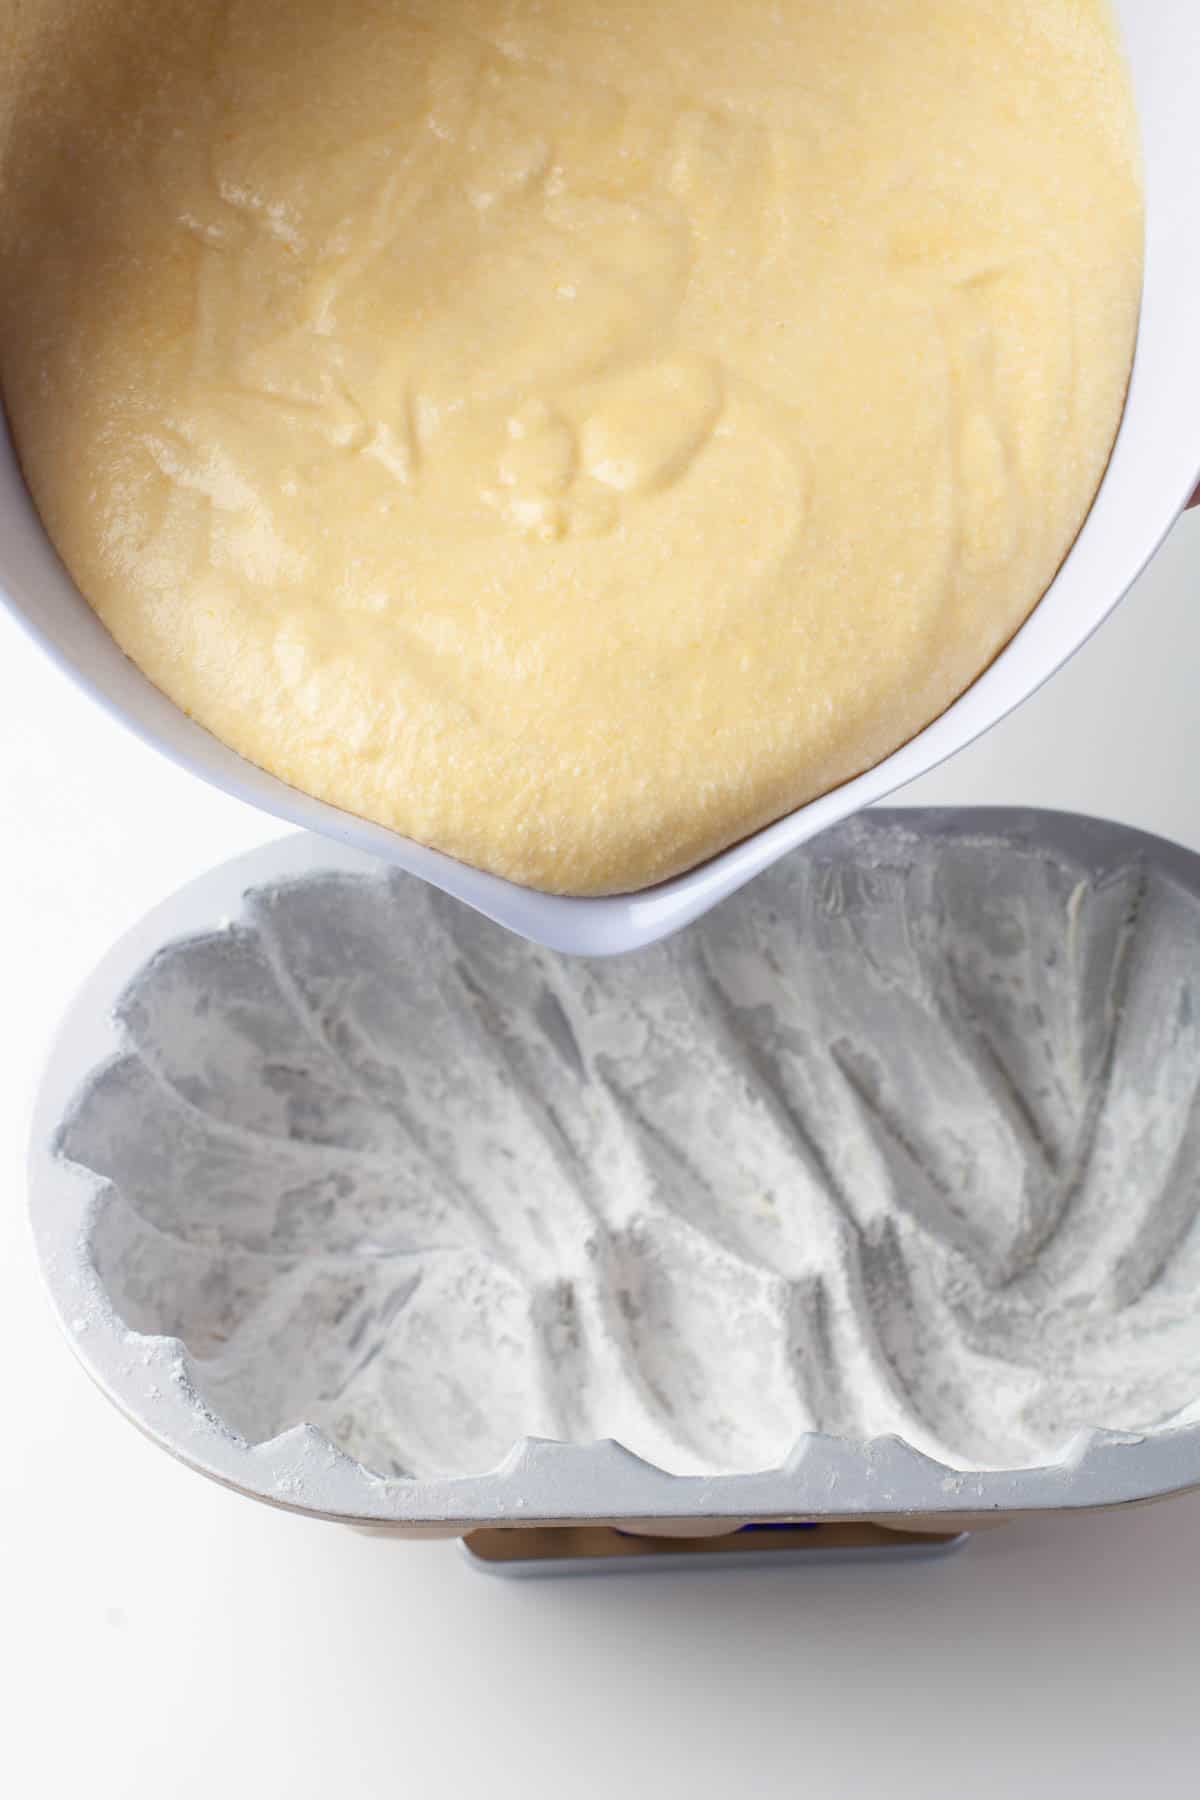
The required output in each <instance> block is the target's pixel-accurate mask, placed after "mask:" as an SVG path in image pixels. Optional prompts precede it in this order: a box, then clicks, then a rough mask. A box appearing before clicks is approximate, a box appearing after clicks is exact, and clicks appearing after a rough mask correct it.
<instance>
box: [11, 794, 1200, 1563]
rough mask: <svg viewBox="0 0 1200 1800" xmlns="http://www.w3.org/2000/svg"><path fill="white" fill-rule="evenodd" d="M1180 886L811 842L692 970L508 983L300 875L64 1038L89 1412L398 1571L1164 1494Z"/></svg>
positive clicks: (64, 1273) (288, 844)
mask: <svg viewBox="0 0 1200 1800" xmlns="http://www.w3.org/2000/svg"><path fill="white" fill-rule="evenodd" d="M1198 1092H1200V857H1197V856H1194V855H1191V854H1188V853H1186V852H1184V851H1182V850H1180V849H1178V848H1176V847H1174V846H1172V845H1170V844H1167V843H1164V842H1161V841H1159V840H1156V839H1153V838H1149V837H1146V836H1144V835H1143V834H1140V833H1138V832H1134V831H1130V830H1127V829H1125V828H1123V827H1119V826H1116V825H1111V824H1105V823H1100V822H1096V821H1090V820H1086V819H1081V818H1075V817H1071V816H1068V815H1062V814H1052V813H1039V812H1033V811H1020V812H1015V811H1003V812H998V811H973V810H968V811H961V812H928V811H894V812H890V813H876V814H871V815H865V816H863V817H861V818H859V819H857V820H854V821H852V822H850V823H849V824H846V825H842V826H839V827H838V828H837V829H836V830H834V831H832V832H829V833H827V834H826V835H825V836H823V837H822V838H820V839H818V840H816V841H815V842H814V843H812V844H811V845H810V846H808V848H807V849H806V850H805V851H804V852H803V853H802V854H799V855H796V856H793V857H792V858H791V859H789V860H787V861H785V862H783V863H781V864H779V865H778V866H777V867H775V868H774V869H771V870H770V871H768V872H767V873H766V874H764V875H763V876H762V877H761V878H760V879H759V881H758V882H757V883H756V884H754V885H753V886H752V887H750V888H748V889H746V890H745V891H744V892H743V893H742V894H740V895H738V896H736V897H735V898H734V899H732V900H731V901H729V902H728V903H726V905H725V906H723V907H722V908H720V909H718V910H717V911H716V912H714V913H713V914H711V915H710V916H708V917H707V918H705V919H704V920H703V921H702V922H701V923H699V924H698V925H696V926H694V927H693V928H692V929H691V930H690V931H688V932H686V933H684V934H682V935H680V936H678V937H676V938H674V939H672V940H670V941H669V942H667V943H664V944H659V945H657V946H655V947H652V948H650V949H647V950H644V951H641V952H639V953H637V954H634V955H630V956H627V957H624V958H618V959H612V960H581V959H568V958H563V957H560V956H557V955H555V954H554V953H552V952H549V951H546V950H540V949H537V948H535V947H533V946H531V945H529V944H527V943H524V942H522V941H520V940H518V939H516V938H514V937H511V936H509V935H507V934H506V933H505V932H503V931H502V930H500V929H499V928H497V927H496V926H494V925H492V924H490V923H488V922H487V921H486V920H484V919H482V918H481V917H479V916H478V915H476V914H474V913H472V912H470V911H468V910H467V909H466V908H464V907H462V906H461V905H460V904H459V903H457V902H456V901H453V900H450V899H447V898H446V897H445V896H444V895H442V894H440V893H438V892H437V891H436V890H434V889H431V888H429V887H427V886H425V885H424V884H423V883H422V882H420V881H418V880H416V879H414V878H412V877H409V876H407V875H403V874H400V873H398V872H396V871H394V870H389V869H387V868H385V867H383V866H381V865H379V864H377V863H374V862H372V861H370V860H369V859H368V858H366V857H364V856H361V855H359V854H357V853H355V852H353V851H350V850H348V849H344V848H339V847H338V846H336V845H334V844H331V843H327V842H323V841H321V840H318V839H316V838H311V837H297V838H292V839H289V840H285V841H284V842H282V843H276V844H272V845H269V846H268V847H266V848H264V849H262V850H259V851H256V852H254V853H252V854H251V855H249V856H247V857H243V858H241V859H239V860H237V861H235V862H232V863H229V864H227V865H225V866H224V867H222V868H220V869H217V870H216V871H214V872H213V873H212V874H210V875H208V876H206V877H204V878H203V879H201V880H199V881H197V882H195V883H194V884H193V885H191V886H190V887H188V888H186V889H185V890H183V891H182V892H181V893H179V894H177V895H176V896H175V897H174V898H173V899H171V900H169V901H167V902H166V903H165V904H164V905H163V906H161V907H159V908H158V909H157V910H156V911H154V912H153V913H152V914H151V915H150V916H149V917H148V918H147V919H145V920H144V921H143V922H142V924H141V925H139V926H138V927H137V928H136V929H135V930H134V931H133V932H132V933H131V934H130V935H129V936H128V937H127V938H126V939H125V940H124V941H123V942H122V943H121V944H120V945H119V946H118V947H117V948H116V949H115V950H114V951H113V952H112V953H111V955H110V956H109V957H108V959H107V960H106V962H105V963H104V964H103V965H102V967H101V968H100V969H99V970H98V971H97V973H96V974H95V975H94V976H93V978H92V979H91V981H90V982H89V983H88V984H87V986H86V987H85V989H84V991H83V993H82V994H81V995H80V997H79V999H78V1000H77V1002H76V1004H75V1006H74V1009H73V1010H72V1012H71V1014H70V1016H69V1017H68V1019H67V1020H66V1022H65V1024H64V1026H63V1029H62V1032H61V1035H60V1038H59V1041H58V1046H57V1048H56V1050H55V1052H54V1055H53V1058H52V1060H51V1064H50V1067H49V1069H48V1071H47V1074H46V1077H45V1080H44V1083H43V1087H42V1091H41V1096H40V1100H39V1104H38V1109H37V1117H36V1121H35V1130H34V1141H33V1147H32V1167H31V1173H32V1204H33V1220H34V1228H35V1235H36V1240H37V1245H38V1251H39V1255H40V1259H41V1263H42V1267H43V1270H44V1273H45V1277H46V1281H47V1284H48V1287H49V1291H50V1296H51V1299H52V1302H53V1304H54V1307H55V1309H56V1311H57V1313H58V1314H59V1316H60V1318H61V1320H62V1322H63V1324H64V1326H65V1328H66V1330H67V1332H68V1334H69V1336H70V1338H71V1340H72V1342H73V1343H74V1345H75V1348H76V1350H77V1352H78V1353H79V1355H80V1357H81V1358H82V1360H83V1362H84V1364H85V1365H86V1367H87V1368H88V1370H89V1372H90V1373H91V1374H92V1375H93V1376H94V1378H95V1379H96V1381H97V1382H98V1383H99V1385H100V1386H101V1387H102V1388H103V1389H104V1390H105V1392H106V1393H108V1395H109V1396H110V1398H111V1399H113V1400H114V1401H115V1402H116V1404H117V1405H118V1406H119V1407H120V1408H121V1410H122V1411H123V1412H124V1413H126V1415H127V1416H128V1417H129V1418H131V1419H132V1420H133V1421H134V1422H135V1423H136V1424H137V1425H139V1426H140V1427H141V1428H142V1430H143V1431H145V1432H146V1433H147V1434H148V1435H149V1436H150V1437H152V1438H154V1439H155V1440H156V1441H157V1442H158V1443H160V1444H161V1445H163V1447H164V1448H166V1449H168V1450H170V1451H171V1452H172V1453H173V1454H174V1455H176V1456H177V1457H179V1458H181V1459H182V1460H183V1461H185V1462H186V1463H188V1464H190V1465H191V1466H192V1467H194V1468H195V1469H198V1470H200V1471H201V1472H203V1473H205V1474H207V1475H210V1476H212V1477H214V1478H215V1479H217V1480H219V1481H222V1482H225V1483H227V1484H228V1485H230V1486H232V1487H235V1488H237V1489H239V1490H240V1491H242V1492H244V1493H246V1494H249V1495H252V1496H254V1497H256V1498H258V1499H262V1500H266V1501H269V1502H272V1503H274V1504H276V1505H280V1506H285V1507H290V1508H294V1509H296V1510H298V1511H302V1512H307V1513H311V1514H318V1515H322V1516H327V1517H330V1518H334V1519H339V1520H344V1521H347V1522H352V1523H356V1524H368V1525H376V1526H384V1527H388V1528H392V1529H395V1530H398V1531H399V1532H401V1533H407V1534H409V1535H413V1536H416V1535H447V1536H449V1535H455V1534H460V1533H463V1532H466V1531H468V1530H471V1529H473V1528H474V1527H476V1526H480V1525H498V1524H499V1525H513V1526H519V1525H535V1524H536V1525H546V1524H551V1525H568V1524H584V1523H598V1522H605V1523H610V1524H619V1525H622V1526H624V1527H625V1528H631V1529H634V1530H637V1529H639V1528H641V1529H643V1530H654V1531H660V1532H661V1531H670V1530H677V1531H698V1530H703V1529H705V1528H707V1529H711V1530H716V1529H729V1528H732V1527H733V1526H735V1525H737V1524H739V1523H741V1522H744V1521H747V1520H754V1521H786V1520H802V1521H819V1522H820V1521H847V1520H867V1519H870V1520H875V1521H880V1522H884V1523H887V1522H895V1523H897V1524H899V1523H903V1522H905V1521H907V1522H909V1523H913V1522H916V1521H923V1522H925V1523H926V1528H927V1529H931V1530H938V1529H946V1530H949V1529H951V1528H953V1527H954V1526H955V1525H957V1524H959V1523H962V1522H965V1521H969V1520H971V1519H974V1518H979V1517H981V1516H984V1515H988V1516H1007V1515H1011V1514H1015V1513H1024V1512H1030V1511H1036V1510H1058V1509H1063V1508H1091V1507H1102V1506H1111V1505H1116V1504H1122V1503H1128V1502H1130V1501H1134V1500H1143V1499H1150V1498H1155V1497H1160V1496H1163V1495H1166V1494H1168V1493H1172V1492H1176V1491H1179V1490H1182V1489H1185V1488H1188V1487H1192V1486H1200V1162H1198V1156H1197V1152H1198V1150H1200V1104H1198Z"/></svg>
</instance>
